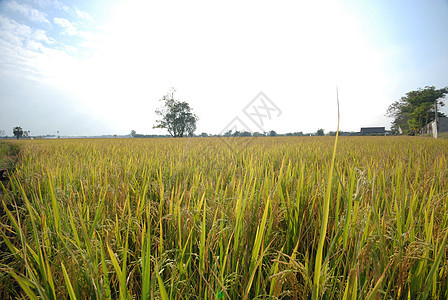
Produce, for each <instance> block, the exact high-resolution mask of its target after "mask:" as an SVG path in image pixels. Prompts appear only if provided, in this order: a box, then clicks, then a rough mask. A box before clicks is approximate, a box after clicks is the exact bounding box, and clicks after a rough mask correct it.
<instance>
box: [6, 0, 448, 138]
mask: <svg viewBox="0 0 448 300" xmlns="http://www.w3.org/2000/svg"><path fill="white" fill-rule="evenodd" d="M309 2H310V3H309ZM447 32H448V1H446V0H438V1H436V0H434V1H386V0H383V1H343V0H341V1H312V2H311V1H307V2H305V1H292V0H291V1H226V2H213V1H163V2H160V1H159V2H155V1H141V0H127V1H119V0H116V1H106V0H102V1H58V0H36V1H19V0H3V1H0V130H6V131H7V134H8V135H12V127H14V126H22V127H23V128H24V129H26V130H31V134H33V135H34V134H35V135H41V134H55V133H56V131H58V130H59V131H60V132H61V134H64V135H100V134H115V133H116V134H127V133H129V132H130V131H131V130H136V131H137V132H139V133H146V134H151V133H152V134H154V133H164V132H163V131H161V130H155V129H152V126H153V125H154V123H155V118H156V115H155V114H154V110H155V109H156V108H157V107H158V106H160V104H161V103H160V102H159V101H158V99H160V98H161V97H162V96H163V95H164V94H165V93H166V92H167V91H168V90H169V89H170V88H171V87H173V86H174V87H175V88H176V89H177V92H176V95H177V96H178V98H179V99H180V100H185V101H188V102H189V103H190V104H191V106H192V107H193V109H194V110H195V111H196V113H197V114H198V115H199V117H200V121H199V123H198V130H197V132H196V133H200V132H203V131H205V132H209V133H218V132H221V131H222V130H223V129H224V128H226V126H228V125H229V122H231V121H232V120H233V119H234V118H235V117H238V118H239V119H240V120H242V121H243V123H244V124H245V125H246V127H249V129H251V130H258V128H256V127H255V125H254V124H252V123H251V120H250V119H248V118H247V116H246V115H245V114H244V112H243V109H244V108H245V107H246V105H247V104H248V103H250V102H251V101H252V100H253V98H254V97H255V96H256V95H257V94H258V93H259V92H260V91H263V92H264V93H265V94H266V95H267V97H269V99H270V100H271V101H272V102H273V103H275V105H276V106H277V107H278V108H279V109H280V110H281V114H280V116H277V115H276V116H275V117H273V118H272V119H271V120H266V122H265V124H263V129H265V130H271V129H274V130H276V131H277V132H281V133H284V132H294V131H303V132H315V131H316V130H317V129H318V128H324V129H325V131H330V130H335V129H336V114H337V109H336V99H335V98H336V93H335V90H336V86H338V88H339V100H340V103H341V107H340V108H341V129H342V130H345V131H358V130H359V129H360V127H364V126H386V127H387V128H388V127H389V126H390V121H391V120H390V119H388V118H386V117H385V116H384V114H385V112H386V109H387V107H388V106H389V105H390V104H391V103H392V102H394V101H396V100H398V99H399V98H400V97H401V96H403V95H404V94H405V93H406V92H408V91H410V90H413V89H418V88H420V87H424V86H427V85H434V86H436V87H437V88H441V87H444V86H447V85H448V35H447ZM444 111H445V112H447V108H446V107H445V108H444Z"/></svg>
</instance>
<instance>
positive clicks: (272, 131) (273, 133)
mask: <svg viewBox="0 0 448 300" xmlns="http://www.w3.org/2000/svg"><path fill="white" fill-rule="evenodd" d="M269 136H277V132H275V130H271V131H269Z"/></svg>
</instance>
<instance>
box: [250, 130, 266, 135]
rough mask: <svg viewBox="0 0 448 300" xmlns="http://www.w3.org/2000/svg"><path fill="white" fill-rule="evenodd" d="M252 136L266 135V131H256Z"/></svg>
mask: <svg viewBox="0 0 448 300" xmlns="http://www.w3.org/2000/svg"><path fill="white" fill-rule="evenodd" d="M252 136H264V133H260V132H257V131H255V132H254V133H252Z"/></svg>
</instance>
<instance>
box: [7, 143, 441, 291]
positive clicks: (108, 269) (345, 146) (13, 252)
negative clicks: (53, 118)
mask: <svg viewBox="0 0 448 300" xmlns="http://www.w3.org/2000/svg"><path fill="white" fill-rule="evenodd" d="M334 142H335V137H274V138H268V137H262V138H226V139H221V138H190V139H187V138H184V139H168V138H166V139H107V140H106V139H104V140H95V139H91V140H88V139H86V140H33V141H14V142H13V143H14V144H17V145H18V146H19V147H20V160H19V162H18V164H17V165H16V170H15V173H13V175H12V177H11V181H10V182H9V184H8V185H7V186H5V187H2V189H3V192H2V193H1V194H0V199H1V202H2V203H1V209H0V211H1V216H0V223H1V227H0V232H1V237H0V241H1V242H0V249H1V253H0V255H1V256H0V298H1V299H8V298H30V299H69V298H70V299H310V298H313V299H428V298H434V299H446V298H448V262H447V254H448V250H447V245H446V244H447V236H448V230H447V227H448V166H447V159H448V140H446V139H439V140H434V139H430V138H423V137H339V140H338V144H337V149H336V155H335V161H334V164H332V155H333V146H334Z"/></svg>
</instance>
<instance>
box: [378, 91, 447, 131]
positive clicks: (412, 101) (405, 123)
mask: <svg viewBox="0 0 448 300" xmlns="http://www.w3.org/2000/svg"><path fill="white" fill-rule="evenodd" d="M446 94H448V87H445V88H441V89H439V90H436V88H435V87H434V86H426V87H425V88H424V89H421V88H420V89H418V90H416V91H410V92H408V93H407V94H406V96H403V97H401V99H400V100H398V101H395V102H394V103H392V104H391V105H390V106H389V107H388V109H387V113H386V116H388V117H392V118H394V120H393V121H392V126H391V131H392V132H393V133H398V132H400V129H401V131H402V132H404V133H407V134H416V133H418V132H420V129H421V128H423V127H424V126H425V125H426V124H428V123H429V122H432V121H433V120H434V118H435V106H436V104H437V105H439V106H443V105H445V104H444V103H443V101H444V99H443V98H444V97H445V95H446ZM437 115H438V116H439V117H445V116H446V115H445V114H444V113H441V112H438V114H437Z"/></svg>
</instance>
